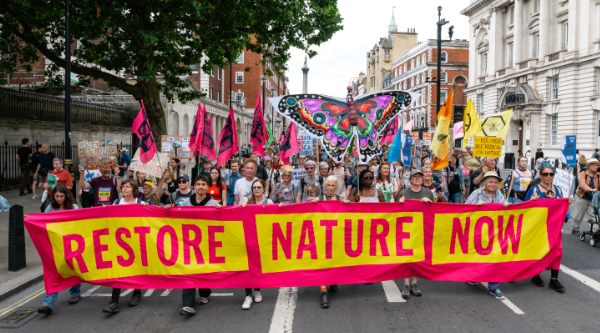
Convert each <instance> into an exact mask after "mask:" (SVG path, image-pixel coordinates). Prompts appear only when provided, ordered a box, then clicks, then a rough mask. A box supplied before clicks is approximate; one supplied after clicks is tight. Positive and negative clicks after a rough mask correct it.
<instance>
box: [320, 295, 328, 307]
mask: <svg viewBox="0 0 600 333" xmlns="http://www.w3.org/2000/svg"><path fill="white" fill-rule="evenodd" d="M328 307H329V301H328V300H327V293H321V308H323V309H327V308H328Z"/></svg>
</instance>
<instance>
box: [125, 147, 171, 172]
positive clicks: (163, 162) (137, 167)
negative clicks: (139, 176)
mask: <svg viewBox="0 0 600 333" xmlns="http://www.w3.org/2000/svg"><path fill="white" fill-rule="evenodd" d="M170 158H171V156H169V154H167V153H156V155H154V157H153V158H152V160H151V161H150V162H148V163H146V164H143V163H142V162H141V161H140V150H139V149H138V150H137V151H136V152H135V155H134V156H133V159H132V160H131V164H129V170H133V171H139V172H144V173H146V174H148V175H152V176H154V177H156V178H161V177H162V174H163V170H164V169H165V168H166V167H167V166H169V159H170Z"/></svg>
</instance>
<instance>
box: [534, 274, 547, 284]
mask: <svg viewBox="0 0 600 333" xmlns="http://www.w3.org/2000/svg"><path fill="white" fill-rule="evenodd" d="M531 282H532V283H533V284H535V285H536V286H538V287H543V286H544V280H542V277H541V276H540V275H539V274H538V275H536V276H534V277H532V278H531Z"/></svg>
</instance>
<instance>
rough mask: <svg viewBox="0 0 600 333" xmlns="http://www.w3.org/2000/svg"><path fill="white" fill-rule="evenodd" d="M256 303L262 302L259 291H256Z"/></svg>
mask: <svg viewBox="0 0 600 333" xmlns="http://www.w3.org/2000/svg"><path fill="white" fill-rule="evenodd" d="M254 302H255V303H260V302H262V295H261V294H260V291H258V290H255V291H254Z"/></svg>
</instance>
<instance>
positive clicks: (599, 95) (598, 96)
mask: <svg viewBox="0 0 600 333" xmlns="http://www.w3.org/2000/svg"><path fill="white" fill-rule="evenodd" d="M598 98H600V94H596V95H592V96H590V100H591V101H593V100H596V99H598Z"/></svg>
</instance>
